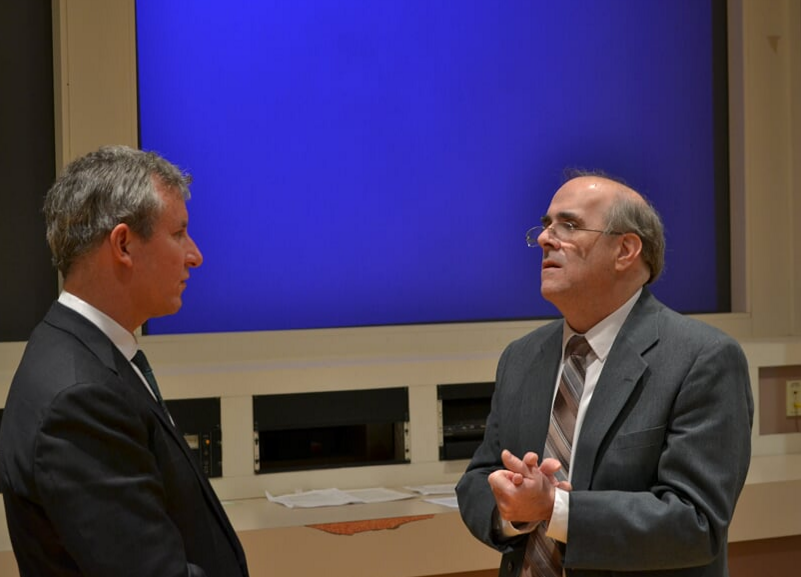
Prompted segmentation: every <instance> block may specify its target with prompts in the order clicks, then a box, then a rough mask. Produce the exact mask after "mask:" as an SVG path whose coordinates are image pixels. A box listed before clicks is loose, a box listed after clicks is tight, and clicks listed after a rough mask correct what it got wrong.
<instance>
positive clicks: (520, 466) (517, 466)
mask: <svg viewBox="0 0 801 577" xmlns="http://www.w3.org/2000/svg"><path fill="white" fill-rule="evenodd" d="M501 461H502V462H503V466H504V467H506V468H507V469H508V470H510V471H512V472H514V473H520V474H521V475H522V474H525V472H526V466H525V464H524V463H523V461H521V460H520V459H518V458H517V457H515V456H514V455H513V454H512V452H511V451H509V450H508V449H504V450H503V452H502V453H501Z"/></svg>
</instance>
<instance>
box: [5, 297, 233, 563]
mask: <svg viewBox="0 0 801 577" xmlns="http://www.w3.org/2000/svg"><path fill="white" fill-rule="evenodd" d="M0 489H2V492H3V500H4V502H5V509H6V520H7V522H8V528H9V533H10V535H11V543H12V546H13V549H14V554H15V555H16V558H17V563H18V565H19V569H20V574H21V575H22V577H45V576H75V575H85V576H98V577H100V576H108V577H123V576H131V577H134V576H136V577H146V576H154V577H155V576H158V577H179V576H180V577H186V576H187V575H189V576H190V577H203V576H207V577H237V576H247V574H248V570H247V565H246V561H245V555H244V552H243V550H242V547H241V545H240V543H239V540H238V539H237V536H236V534H235V533H234V530H233V528H232V527H231V525H230V523H229V521H228V518H227V516H226V514H225V512H224V511H223V509H222V507H221V505H220V502H219V500H218V499H217V497H216V496H215V494H214V492H213V489H212V488H211V486H210V485H209V483H208V481H207V480H206V478H205V477H204V476H203V474H202V473H201V471H200V470H199V468H198V466H197V464H196V462H195V460H194V458H193V456H192V454H191V453H190V450H189V448H188V446H187V445H186V443H185V441H184V439H183V438H182V436H181V435H179V434H178V433H177V432H176V430H175V428H174V427H173V426H172V425H171V424H170V422H169V421H168V419H167V418H166V416H165V414H164V413H163V411H162V410H161V408H160V407H159V405H158V404H157V403H156V401H155V400H154V399H153V398H152V397H151V396H150V394H149V393H148V392H147V390H146V389H145V387H144V385H143V384H142V382H141V380H140V379H139V377H138V375H137V374H136V373H135V372H134V370H133V369H132V367H131V365H130V363H129V362H128V361H127V360H126V359H125V358H124V357H123V355H122V354H121V353H120V352H119V350H118V349H117V348H116V347H115V346H114V345H113V344H112V342H111V341H110V340H109V339H108V338H107V337H106V336H105V335H104V334H103V332H102V331H100V330H99V329H98V328H97V327H96V326H95V325H93V324H92V323H90V322H89V321H88V320H86V319H85V318H84V317H82V316H81V315H79V314H77V313H75V312H74V311H72V310H70V309H68V308H66V307H64V306H63V305H61V304H59V303H55V304H54V305H53V307H52V308H51V309H50V311H49V312H48V314H47V316H46V317H45V319H44V320H43V321H42V323H41V324H40V325H39V326H38V327H37V328H36V329H35V330H34V332H33V334H32V335H31V338H30V340H29V341H28V345H27V347H26V349H25V354H24V356H23V358H22V362H21V363H20V366H19V368H18V370H17V373H16V375H15V377H14V380H13V382H12V384H11V389H10V391H9V395H8V400H7V402H6V406H5V411H4V413H3V421H2V428H0Z"/></svg>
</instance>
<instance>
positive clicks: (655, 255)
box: [565, 168, 665, 284]
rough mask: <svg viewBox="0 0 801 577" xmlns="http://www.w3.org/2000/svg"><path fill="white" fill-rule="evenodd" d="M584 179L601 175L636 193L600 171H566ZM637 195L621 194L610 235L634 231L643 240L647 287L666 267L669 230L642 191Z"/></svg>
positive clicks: (613, 211)
mask: <svg viewBox="0 0 801 577" xmlns="http://www.w3.org/2000/svg"><path fill="white" fill-rule="evenodd" d="M580 176H597V177H600V178H604V179H606V180H609V181H612V182H614V183H617V184H619V185H621V187H625V188H627V189H629V190H632V191H634V190H633V189H632V188H631V187H630V186H629V185H627V184H626V183H625V182H624V181H623V180H621V179H619V178H615V177H613V176H609V175H608V174H606V173H605V172H603V171H600V170H584V169H577V168H570V169H567V170H566V171H565V177H566V178H567V180H572V179H574V178H578V177H580ZM634 192H635V193H636V195H637V196H636V197H635V196H633V195H631V194H625V193H624V191H623V189H621V190H620V192H619V193H618V194H617V196H616V198H615V200H614V201H613V202H612V205H611V206H610V207H609V211H608V212H607V214H606V232H633V233H634V234H636V235H637V236H638V237H640V240H641V241H642V259H643V262H645V264H646V265H647V266H648V269H649V270H650V273H651V274H650V276H649V278H648V282H646V283H645V284H651V283H653V282H654V281H656V279H658V278H659V275H660V274H662V270H663V269H664V267H665V227H664V225H663V224H662V219H661V218H660V216H659V213H658V212H657V211H656V208H654V206H653V205H652V204H651V202H650V201H649V200H648V199H647V198H645V197H644V196H643V195H642V194H640V193H639V192H636V191H634Z"/></svg>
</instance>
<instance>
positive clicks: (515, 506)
mask: <svg viewBox="0 0 801 577" xmlns="http://www.w3.org/2000/svg"><path fill="white" fill-rule="evenodd" d="M501 461H503V465H504V466H505V467H506V468H505V469H499V470H497V471H494V472H493V473H491V474H490V476H489V477H488V480H489V484H490V487H491V488H492V493H493V495H495V502H496V504H497V506H498V512H499V513H500V515H501V517H502V518H503V519H505V520H507V521H510V522H514V523H534V522H538V521H548V520H550V518H551V513H552V511H553V503H554V495H555V492H556V489H557V488H559V489H564V490H565V491H570V490H571V489H572V487H571V486H570V483H568V482H567V481H559V480H557V479H556V477H555V474H556V472H557V471H558V470H559V469H561V468H562V465H561V463H560V462H559V461H558V460H556V459H551V458H547V459H543V461H542V463H541V464H539V457H538V456H537V454H536V453H531V452H529V453H526V454H525V455H523V458H522V459H519V458H518V457H516V456H515V455H513V454H512V453H511V452H510V451H508V450H506V449H504V451H503V452H502V453H501Z"/></svg>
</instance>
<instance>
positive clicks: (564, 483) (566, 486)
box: [556, 481, 573, 492]
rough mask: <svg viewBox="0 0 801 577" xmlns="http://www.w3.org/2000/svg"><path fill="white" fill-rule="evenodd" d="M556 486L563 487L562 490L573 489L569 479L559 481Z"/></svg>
mask: <svg viewBox="0 0 801 577" xmlns="http://www.w3.org/2000/svg"><path fill="white" fill-rule="evenodd" d="M556 488H557V489H562V491H568V492H569V491H572V490H573V485H571V484H570V482H569V481H559V482H558V483H557V484H556Z"/></svg>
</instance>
